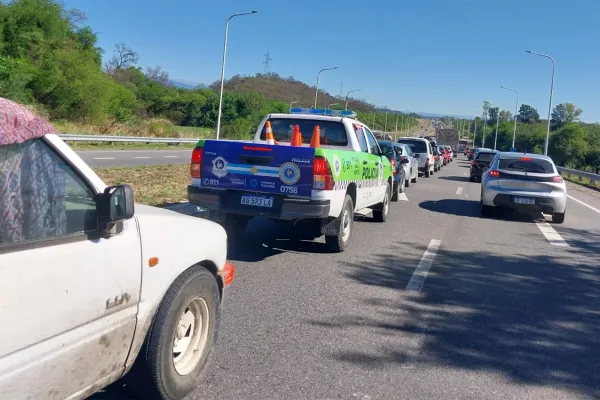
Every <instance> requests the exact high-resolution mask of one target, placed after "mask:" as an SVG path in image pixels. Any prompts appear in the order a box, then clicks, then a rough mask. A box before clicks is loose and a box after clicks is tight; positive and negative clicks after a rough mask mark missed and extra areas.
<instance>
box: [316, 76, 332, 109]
mask: <svg viewBox="0 0 600 400" xmlns="http://www.w3.org/2000/svg"><path fill="white" fill-rule="evenodd" d="M337 68H338V67H331V68H323V69H322V70H320V71H319V72H317V87H316V89H315V108H317V96H318V95H319V75H321V72H323V71H331V70H332V69H337Z"/></svg>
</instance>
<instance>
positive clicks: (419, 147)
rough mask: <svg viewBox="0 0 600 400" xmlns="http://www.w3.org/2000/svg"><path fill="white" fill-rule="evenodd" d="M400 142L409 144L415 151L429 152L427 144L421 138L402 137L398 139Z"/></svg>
mask: <svg viewBox="0 0 600 400" xmlns="http://www.w3.org/2000/svg"><path fill="white" fill-rule="evenodd" d="M398 143H403V144H406V145H408V146H409V147H410V149H411V150H412V152H413V153H427V144H425V142H423V141H421V140H406V139H404V140H403V139H400V140H398Z"/></svg>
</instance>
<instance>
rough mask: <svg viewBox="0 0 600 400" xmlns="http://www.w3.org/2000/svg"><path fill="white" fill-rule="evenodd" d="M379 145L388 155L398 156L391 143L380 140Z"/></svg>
mask: <svg viewBox="0 0 600 400" xmlns="http://www.w3.org/2000/svg"><path fill="white" fill-rule="evenodd" d="M379 147H381V150H382V151H383V154H385V156H386V157H388V158H390V157H394V158H395V157H396V154H394V148H393V147H392V146H391V145H389V144H387V143H381V142H379Z"/></svg>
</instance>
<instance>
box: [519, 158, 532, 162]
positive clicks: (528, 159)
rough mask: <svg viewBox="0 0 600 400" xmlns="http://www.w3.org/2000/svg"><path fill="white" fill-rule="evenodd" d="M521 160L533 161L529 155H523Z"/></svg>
mask: <svg viewBox="0 0 600 400" xmlns="http://www.w3.org/2000/svg"><path fill="white" fill-rule="evenodd" d="M520 160H521V161H531V158H529V157H521V158H520Z"/></svg>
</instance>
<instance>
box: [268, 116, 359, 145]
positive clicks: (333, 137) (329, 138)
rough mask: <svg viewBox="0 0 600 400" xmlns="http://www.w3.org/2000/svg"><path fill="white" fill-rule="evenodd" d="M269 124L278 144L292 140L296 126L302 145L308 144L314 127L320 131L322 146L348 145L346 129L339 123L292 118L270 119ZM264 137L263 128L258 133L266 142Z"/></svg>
mask: <svg viewBox="0 0 600 400" xmlns="http://www.w3.org/2000/svg"><path fill="white" fill-rule="evenodd" d="M269 122H271V129H273V136H274V138H275V140H276V141H278V142H290V141H291V140H292V133H294V126H295V125H298V127H299V128H300V134H301V135H302V143H303V144H306V143H310V139H311V138H312V134H313V130H314V128H315V126H319V128H320V130H321V144H322V145H329V146H347V145H348V138H347V136H346V128H345V127H344V124H342V123H341V122H337V121H318V120H310V119H293V118H271V119H269ZM265 125H266V124H265ZM266 137H267V134H266V128H265V127H263V130H262V132H261V133H260V139H261V140H266Z"/></svg>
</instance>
